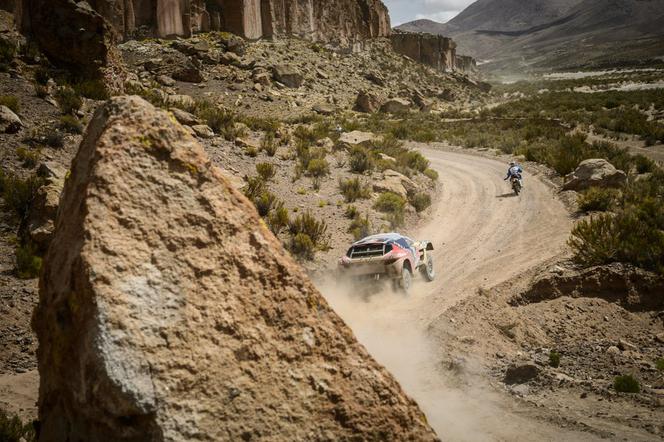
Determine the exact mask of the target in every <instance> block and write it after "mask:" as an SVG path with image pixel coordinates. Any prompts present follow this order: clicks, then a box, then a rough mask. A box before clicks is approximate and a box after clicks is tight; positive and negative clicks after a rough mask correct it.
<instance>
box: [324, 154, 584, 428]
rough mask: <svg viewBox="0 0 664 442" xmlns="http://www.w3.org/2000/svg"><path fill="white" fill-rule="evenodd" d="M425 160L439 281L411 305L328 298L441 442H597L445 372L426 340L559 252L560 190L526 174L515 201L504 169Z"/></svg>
mask: <svg viewBox="0 0 664 442" xmlns="http://www.w3.org/2000/svg"><path fill="white" fill-rule="evenodd" d="M423 153H424V154H425V155H426V156H427V157H428V158H429V159H430V160H431V166H432V167H433V168H434V169H436V170H437V171H438V172H439V174H440V181H441V185H442V192H441V194H440V196H439V199H438V201H437V202H436V204H435V205H434V207H433V209H432V212H431V217H430V220H429V221H428V222H427V223H426V224H425V225H424V226H422V228H421V229H420V230H419V232H417V237H418V238H425V239H430V240H432V241H433V243H434V245H435V246H436V250H435V253H434V259H435V263H436V269H437V272H438V275H437V279H436V281H434V282H433V283H430V284H426V283H424V282H420V283H419V284H417V285H416V286H415V290H414V293H412V294H411V295H410V296H409V297H408V298H404V297H399V296H398V295H395V294H393V293H381V294H378V295H376V296H374V297H372V298H371V299H370V300H361V299H358V298H357V297H355V296H353V295H352V294H342V293H340V292H339V290H338V289H335V288H331V287H322V290H323V292H324V293H325V294H326V297H327V298H328V299H329V301H330V303H331V304H332V305H333V307H334V308H335V310H336V311H337V312H338V313H339V314H340V315H341V316H342V317H343V318H344V319H345V320H346V322H347V323H348V324H349V325H350V326H351V327H352V328H353V330H354V331H355V333H356V335H357V337H358V338H359V340H360V341H361V342H362V343H363V344H364V345H365V346H366V347H367V348H368V349H369V351H370V352H371V353H372V354H373V355H374V357H376V358H377V359H378V360H379V361H380V362H381V363H383V364H384V365H385V366H386V367H387V368H388V369H389V370H390V371H391V372H392V373H394V375H395V376H396V377H397V379H399V382H400V383H401V384H402V385H403V387H404V388H405V389H406V391H408V392H409V393H410V394H411V395H412V396H413V397H414V398H415V399H416V400H417V401H418V403H419V404H420V406H421V407H422V408H423V410H424V411H425V413H426V414H427V417H428V419H429V421H430V423H431V424H432V425H433V426H434V428H435V429H436V430H437V431H438V433H439V435H441V436H442V438H443V439H447V440H450V439H451V440H464V441H466V440H467V441H471V440H472V441H477V440H524V441H525V440H560V439H561V438H563V439H565V440H589V439H592V437H591V435H589V434H587V433H575V432H573V431H568V430H564V429H562V428H560V427H558V426H557V425H553V424H549V423H546V422H542V421H540V420H538V419H536V418H535V417H534V416H533V414H532V411H531V410H529V409H528V407H526V406H525V405H523V404H519V403H517V402H515V401H514V400H511V399H510V398H509V397H508V396H507V395H504V394H502V393H500V392H498V391H497V390H496V389H495V388H492V387H491V386H490V385H489V383H488V380H487V379H479V378H478V379H474V380H473V381H472V382H470V383H468V382H465V381H459V380H458V379H454V378H450V377H449V375H446V374H445V373H444V370H441V368H442V366H441V364H442V363H443V361H445V363H448V362H449V361H446V360H445V355H444V354H443V352H442V351H441V350H440V348H441V345H440V344H441V343H436V342H432V340H431V339H429V338H428V334H427V327H429V325H430V324H431V322H432V320H433V319H435V318H436V317H437V316H439V315H440V314H441V313H443V312H444V311H445V310H446V309H448V308H450V307H451V306H453V305H454V304H455V303H456V302H458V301H459V300H461V299H463V298H465V297H467V296H469V295H471V294H473V293H475V292H476V290H477V289H478V287H491V286H494V285H496V284H499V283H501V282H504V281H506V280H508V279H510V278H511V277H513V276H515V275H517V274H519V273H521V272H523V271H525V270H527V269H530V268H532V267H534V266H536V265H538V264H540V263H542V262H544V261H546V260H547V259H550V258H551V257H553V256H556V255H557V254H559V253H561V252H562V251H563V249H564V246H565V242H566V240H567V238H568V236H569V231H570V228H571V223H572V222H571V219H570V217H569V215H568V213H567V211H566V209H565V207H564V206H563V204H562V203H561V202H560V201H559V200H557V199H556V198H555V195H554V191H553V190H552V189H551V188H550V187H548V186H547V185H546V184H544V182H543V181H541V180H540V179H538V177H537V176H533V175H532V174H530V173H529V172H528V171H527V170H526V173H525V176H524V178H525V189H524V192H523V194H522V195H521V196H519V197H515V196H513V195H512V193H511V191H510V188H509V185H508V184H507V182H505V181H503V177H504V176H505V173H506V171H507V164H506V163H505V162H504V161H498V160H495V159H489V158H485V157H480V156H475V155H469V154H467V153H462V152H455V151H442V150H432V149H424V150H423ZM473 363H474V361H465V364H473Z"/></svg>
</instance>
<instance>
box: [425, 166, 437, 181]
mask: <svg viewBox="0 0 664 442" xmlns="http://www.w3.org/2000/svg"><path fill="white" fill-rule="evenodd" d="M424 175H425V176H426V177H428V178H429V179H430V180H431V181H438V172H436V171H435V170H433V169H427V170H425V171H424Z"/></svg>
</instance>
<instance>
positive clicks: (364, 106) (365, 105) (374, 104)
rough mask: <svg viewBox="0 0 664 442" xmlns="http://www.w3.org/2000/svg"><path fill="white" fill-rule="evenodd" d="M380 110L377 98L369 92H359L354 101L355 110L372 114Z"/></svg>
mask: <svg viewBox="0 0 664 442" xmlns="http://www.w3.org/2000/svg"><path fill="white" fill-rule="evenodd" d="M379 108H380V101H379V100H378V97H377V96H376V95H374V94H372V93H370V92H366V91H360V92H359V93H358V94H357V98H356V99H355V110H357V111H358V112H364V113H368V114H372V113H374V112H377V111H378V109H379Z"/></svg>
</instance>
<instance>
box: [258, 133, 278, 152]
mask: <svg viewBox="0 0 664 442" xmlns="http://www.w3.org/2000/svg"><path fill="white" fill-rule="evenodd" d="M261 150H262V151H263V152H265V154H266V155H267V156H269V157H273V156H274V154H276V153H277V142H276V141H275V139H274V132H268V133H266V134H265V136H264V137H263V140H262V141H261Z"/></svg>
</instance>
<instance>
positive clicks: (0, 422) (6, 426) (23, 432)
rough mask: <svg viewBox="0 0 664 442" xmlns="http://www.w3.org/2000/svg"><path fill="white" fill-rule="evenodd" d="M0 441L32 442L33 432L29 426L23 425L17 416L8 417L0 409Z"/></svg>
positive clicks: (33, 438)
mask: <svg viewBox="0 0 664 442" xmlns="http://www.w3.org/2000/svg"><path fill="white" fill-rule="evenodd" d="M0 440H1V441H3V442H34V441H35V440H36V435H35V430H34V427H33V426H32V425H31V424H24V423H23V422H21V419H19V417H18V416H9V415H8V414H7V413H5V411H4V410H2V409H0Z"/></svg>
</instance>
